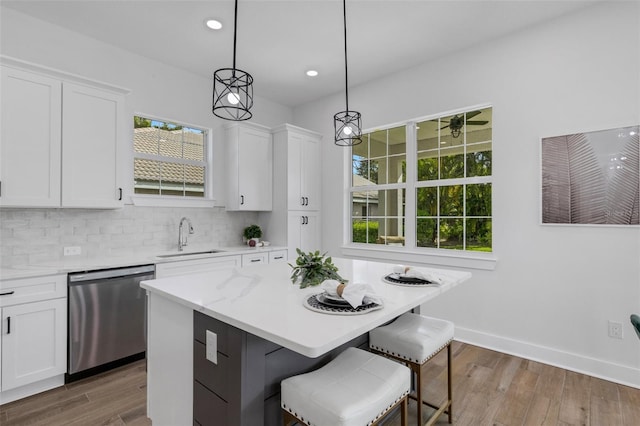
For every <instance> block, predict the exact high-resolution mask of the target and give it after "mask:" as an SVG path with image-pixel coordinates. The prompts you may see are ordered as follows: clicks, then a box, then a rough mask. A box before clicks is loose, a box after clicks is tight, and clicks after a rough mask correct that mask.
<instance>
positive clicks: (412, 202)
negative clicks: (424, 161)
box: [404, 122, 418, 248]
mask: <svg viewBox="0 0 640 426" xmlns="http://www.w3.org/2000/svg"><path fill="white" fill-rule="evenodd" d="M417 139H418V137H417V131H416V123H415V122H409V123H407V126H406V141H407V152H406V162H407V165H406V167H405V169H406V173H407V175H406V182H407V185H406V191H405V211H404V226H405V232H404V244H405V247H409V248H415V247H416V245H417V244H416V229H417V228H416V222H417V220H416V212H417V208H416V200H417V198H416V181H417V179H418V172H417V166H418V146H417Z"/></svg>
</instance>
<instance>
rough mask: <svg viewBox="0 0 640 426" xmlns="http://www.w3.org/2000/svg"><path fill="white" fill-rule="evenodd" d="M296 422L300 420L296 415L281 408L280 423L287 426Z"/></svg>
mask: <svg viewBox="0 0 640 426" xmlns="http://www.w3.org/2000/svg"><path fill="white" fill-rule="evenodd" d="M296 422H300V420H298V418H297V417H296V416H294V415H293V414H291V413H290V412H288V411H287V410H284V409H283V410H282V424H283V425H284V426H289V425H292V424H295V423H296Z"/></svg>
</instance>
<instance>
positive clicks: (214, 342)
mask: <svg viewBox="0 0 640 426" xmlns="http://www.w3.org/2000/svg"><path fill="white" fill-rule="evenodd" d="M207 359H208V360H209V361H211V362H212V363H214V364H217V363H218V335H217V334H216V333H214V332H213V331H209V330H207Z"/></svg>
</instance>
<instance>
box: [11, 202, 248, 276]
mask: <svg viewBox="0 0 640 426" xmlns="http://www.w3.org/2000/svg"><path fill="white" fill-rule="evenodd" d="M183 216H186V217H188V218H189V219H191V222H192V223H193V228H194V231H195V233H194V234H191V235H189V236H188V241H189V244H211V245H212V246H228V245H237V244H241V243H242V229H243V228H244V227H245V226H247V225H249V224H251V223H255V222H256V221H257V218H258V216H257V213H253V212H231V213H228V212H226V211H225V210H224V209H223V208H213V209H193V208H192V209H183V208H154V207H139V206H138V207H134V206H130V205H127V206H125V207H124V208H122V209H118V210H88V209H6V208H5V209H0V266H2V267H12V266H14V267H16V266H21V265H28V264H38V263H46V262H52V261H58V260H61V259H63V249H64V247H65V246H80V247H81V249H82V255H81V256H80V257H83V258H85V257H86V258H89V259H91V258H98V257H100V256H127V255H134V254H138V253H140V251H144V252H149V253H150V254H153V253H154V252H163V251H170V250H175V249H176V248H177V242H178V223H179V222H180V218H182V217H183Z"/></svg>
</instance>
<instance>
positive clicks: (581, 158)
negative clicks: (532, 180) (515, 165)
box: [542, 126, 640, 225]
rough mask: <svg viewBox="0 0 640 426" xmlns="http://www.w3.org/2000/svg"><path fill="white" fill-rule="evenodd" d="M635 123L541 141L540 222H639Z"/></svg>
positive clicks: (638, 154) (638, 148)
mask: <svg viewBox="0 0 640 426" xmlns="http://www.w3.org/2000/svg"><path fill="white" fill-rule="evenodd" d="M638 128H639V126H632V127H623V128H618V129H610V130H602V131H597V132H588V133H577V134H573V135H564V136H555V137H549V138H543V139H542V223H557V224H588V225H639V224H640V213H639V210H640V208H639V207H640V141H639V139H638Z"/></svg>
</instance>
